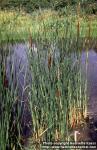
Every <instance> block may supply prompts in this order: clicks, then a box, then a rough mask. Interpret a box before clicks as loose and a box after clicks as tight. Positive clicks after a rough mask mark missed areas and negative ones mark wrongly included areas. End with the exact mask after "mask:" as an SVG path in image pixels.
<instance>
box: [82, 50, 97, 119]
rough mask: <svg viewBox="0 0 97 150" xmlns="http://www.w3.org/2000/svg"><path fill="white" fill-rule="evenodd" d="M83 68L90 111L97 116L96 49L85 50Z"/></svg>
mask: <svg viewBox="0 0 97 150" xmlns="http://www.w3.org/2000/svg"><path fill="white" fill-rule="evenodd" d="M81 58H82V68H83V71H84V73H85V74H86V77H87V89H88V112H89V113H90V115H93V116H95V117H97V53H96V51H95V50H92V49H91V50H89V51H87V52H86V51H83V52H82V55H81Z"/></svg>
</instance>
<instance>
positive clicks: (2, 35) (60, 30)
mask: <svg viewBox="0 0 97 150" xmlns="http://www.w3.org/2000/svg"><path fill="white" fill-rule="evenodd" d="M96 28H97V20H96V18H95V17H94V16H84V15H80V14H79V15H76V14H73V13H72V12H70V11H69V10H68V11H67V15H60V14H59V13H58V12H56V11H51V10H43V11H37V12H33V13H32V14H27V13H24V12H22V11H21V12H16V11H10V12H9V11H0V43H1V42H3V41H20V40H27V39H29V36H32V37H33V38H38V37H40V38H46V39H48V40H52V39H54V38H56V37H57V38H63V37H71V36H72V37H76V36H80V37H96V36H97V30H96Z"/></svg>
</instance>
